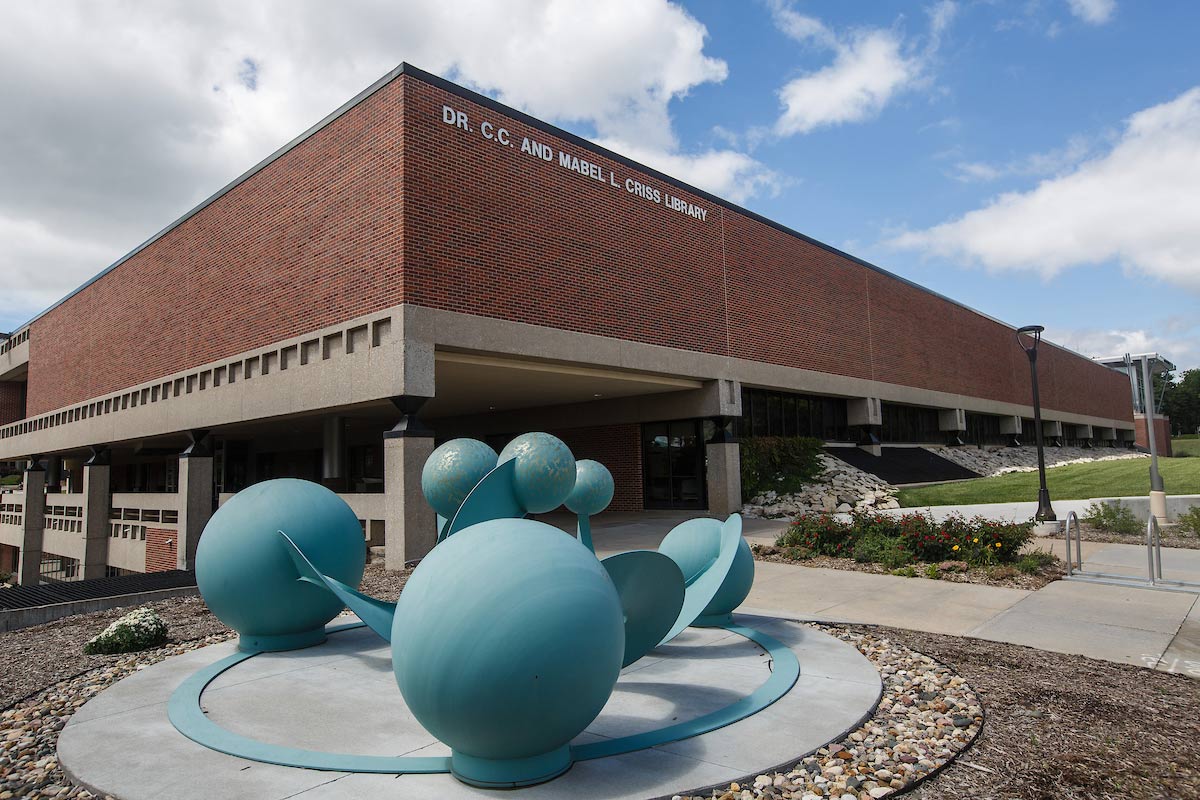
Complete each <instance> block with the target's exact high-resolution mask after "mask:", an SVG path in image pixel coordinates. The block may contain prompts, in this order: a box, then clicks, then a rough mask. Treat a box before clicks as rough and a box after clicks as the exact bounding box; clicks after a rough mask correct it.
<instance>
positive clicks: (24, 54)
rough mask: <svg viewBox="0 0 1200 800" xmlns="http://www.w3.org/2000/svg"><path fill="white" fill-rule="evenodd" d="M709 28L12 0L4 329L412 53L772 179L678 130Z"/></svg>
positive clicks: (554, 107)
mask: <svg viewBox="0 0 1200 800" xmlns="http://www.w3.org/2000/svg"><path fill="white" fill-rule="evenodd" d="M706 37H707V30H706V29H705V27H704V25H703V24H701V23H700V22H699V21H697V20H696V19H695V18H694V17H692V16H691V15H689V14H688V12H686V11H685V10H684V9H682V8H681V7H680V6H678V5H675V4H673V3H670V2H667V0H613V2H606V3H593V4H578V3H574V2H572V1H571V0H514V2H511V3H491V2H480V1H479V0H475V1H472V0H462V1H461V2H455V3H450V2H445V0H413V1H412V2H407V3H402V4H397V3H393V2H387V1H386V0H356V2H346V3H338V4H331V3H324V2H316V0H305V1H304V2H285V0H264V1H263V2H259V3H251V4H245V3H239V2H235V1H234V0H222V1H221V2H206V3H191V2H183V0H175V2H162V3H138V2H130V1H129V0H126V1H125V2H122V1H121V0H115V1H114V2H112V3H90V2H86V0H76V1H75V2H63V3H56V4H53V5H52V6H51V5H46V4H39V3H5V4H3V5H0V74H2V75H4V76H5V80H3V81H0V108H3V109H4V113H3V114H0V142H3V144H4V146H3V147H2V148H0V231H3V232H4V234H8V235H7V236H4V235H3V234H0V238H3V239H4V241H5V246H4V247H0V285H4V286H5V287H6V291H4V292H2V293H0V327H4V325H3V323H8V325H11V324H15V323H18V322H20V321H22V320H23V319H25V318H27V317H29V316H31V315H32V314H33V313H36V312H37V311H38V310H40V309H41V308H42V307H44V306H45V305H46V303H47V302H49V301H51V300H53V299H55V298H57V297H59V296H61V295H62V294H64V293H65V292H67V291H69V290H70V289H72V288H74V287H75V286H77V285H79V284H80V283H82V282H83V281H84V280H86V279H87V278H88V277H90V276H91V275H93V274H94V273H96V272H97V271H99V270H100V269H101V268H103V267H104V266H106V265H107V264H108V263H110V262H112V261H113V260H115V259H116V258H117V257H119V256H120V255H121V254H123V253H125V252H127V251H128V250H130V249H131V248H132V247H133V246H134V245H136V244H137V243H138V242H140V241H142V240H143V239H145V238H146V237H147V236H148V235H149V234H151V233H153V232H154V231H155V230H157V229H159V228H161V227H162V226H164V225H166V224H168V223H169V222H170V221H171V220H173V219H175V218H176V217H178V216H179V215H180V214H182V213H183V212H185V211H186V210H187V209H188V208H190V207H191V206H193V205H194V204H195V203H196V202H198V201H200V200H202V199H203V198H204V197H206V196H207V195H209V194H211V193H212V192H213V191H215V190H216V189H218V188H220V187H221V186H222V185H224V184H225V183H226V182H228V181H229V180H230V179H232V178H233V177H235V176H236V175H238V174H240V173H241V172H243V171H244V170H245V169H247V168H248V167H250V166H251V165H253V164H254V163H256V162H257V161H258V160H260V159H261V158H263V157H264V156H266V155H268V154H269V153H270V152H272V151H273V150H275V149H276V148H277V147H279V146H280V145H282V144H284V143H285V142H287V141H288V140H289V139H291V138H292V137H294V136H296V135H297V134H299V133H300V132H301V131H303V130H304V129H306V128H307V127H308V126H310V125H312V124H313V123H314V122H316V121H317V120H319V119H320V118H321V117H322V116H324V115H325V114H327V113H329V112H330V111H332V110H333V109H334V108H336V107H338V106H339V105H340V104H341V103H343V102H345V101H346V100H347V99H348V98H350V97H352V96H353V95H354V94H356V93H357V92H358V91H360V90H361V89H362V88H364V87H365V86H367V85H369V84H370V83H371V82H372V81H374V80H375V79H376V78H378V77H379V76H380V75H382V74H384V73H385V72H386V71H388V70H389V69H391V68H392V67H394V66H395V65H396V64H398V63H400V62H401V61H409V62H410V63H413V64H415V65H417V66H420V67H423V68H425V69H428V70H430V71H431V72H434V73H438V74H442V75H445V76H446V77H448V78H450V79H452V80H456V81H458V82H460V83H464V84H466V85H468V86H471V87H473V88H476V89H478V90H481V91H484V92H487V93H489V94H492V95H494V96H496V97H497V98H498V99H500V100H502V101H503V102H506V103H509V104H512V105H515V106H518V107H520V108H522V109H524V110H526V111H528V112H530V113H532V114H534V115H536V116H540V117H543V118H546V119H549V120H551V121H555V122H559V123H564V124H573V125H579V126H583V127H584V128H585V129H591V130H592V131H594V132H595V135H596V136H597V137H599V138H602V139H604V140H605V141H607V142H609V143H611V144H613V145H614V146H615V147H616V148H617V149H620V150H630V149H637V150H638V151H639V152H641V153H644V154H645V156H646V157H647V159H648V160H657V162H658V163H660V164H661V163H670V164H672V165H673V167H674V169H673V171H680V172H683V173H685V174H682V175H681V176H680V177H685V178H686V177H688V176H689V175H692V176H698V177H701V178H703V179H704V180H705V182H706V186H707V187H709V188H712V189H714V190H715V191H718V192H721V193H723V194H729V195H731V196H734V197H737V198H741V199H745V198H746V197H748V196H750V195H751V194H753V193H754V192H756V191H760V190H770V188H771V186H772V183H773V182H774V181H776V180H777V178H776V176H773V175H772V173H770V172H769V170H766V169H765V168H764V167H762V166H761V165H759V164H758V163H757V162H755V161H754V160H753V159H751V158H750V157H749V156H746V155H745V154H743V153H739V152H736V151H735V150H728V149H716V150H711V151H707V152H701V153H697V154H690V155H689V154H687V153H686V152H685V151H684V148H682V147H681V145H680V143H679V141H678V139H677V137H676V135H675V131H674V128H673V126H672V120H671V114H670V104H671V103H672V102H673V101H677V100H679V99H680V98H683V97H685V96H686V95H687V94H688V92H689V91H691V90H692V89H693V88H694V87H696V86H699V85H701V84H704V83H710V82H719V81H722V80H723V79H724V78H725V76H726V74H727V72H728V67H727V66H726V64H725V63H724V62H723V61H722V60H720V59H717V58H714V57H711V56H709V55H707V54H706V53H705V52H704V48H705V42H706ZM624 143H632V144H634V145H636V148H630V147H629V146H626V144H624ZM12 287H16V289H15V290H10V289H12Z"/></svg>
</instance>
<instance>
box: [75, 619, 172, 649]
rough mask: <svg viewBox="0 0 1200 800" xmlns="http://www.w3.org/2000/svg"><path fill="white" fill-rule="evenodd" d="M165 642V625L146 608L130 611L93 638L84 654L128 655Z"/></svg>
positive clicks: (85, 647) (86, 646)
mask: <svg viewBox="0 0 1200 800" xmlns="http://www.w3.org/2000/svg"><path fill="white" fill-rule="evenodd" d="M166 640H167V623H165V622H163V620H162V617H160V616H159V615H158V614H156V613H155V612H154V611H152V610H150V609H148V608H139V609H136V610H134V611H130V612H129V613H128V614H126V615H125V616H123V617H121V618H120V619H118V620H117V621H116V622H114V623H113V624H111V625H109V626H108V627H107V628H105V629H104V630H103V631H101V632H100V633H98V634H96V635H95V636H93V637H92V638H91V639H90V640H89V641H88V643H87V645H85V646H84V652H85V653H129V652H133V651H135V650H142V649H145V648H147V647H153V646H154V645H157V644H162V643H163V642H165V641H166Z"/></svg>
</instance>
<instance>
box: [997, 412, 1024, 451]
mask: <svg viewBox="0 0 1200 800" xmlns="http://www.w3.org/2000/svg"><path fill="white" fill-rule="evenodd" d="M1000 433H1002V434H1004V435H1005V436H1007V437H1009V440H1008V446H1009V447H1018V446H1019V445H1020V444H1021V418H1020V417H1009V416H1004V417H1001V418H1000Z"/></svg>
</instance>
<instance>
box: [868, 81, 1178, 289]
mask: <svg viewBox="0 0 1200 800" xmlns="http://www.w3.org/2000/svg"><path fill="white" fill-rule="evenodd" d="M1197 219H1200V87H1196V88H1193V89H1191V90H1189V91H1187V92H1184V93H1183V94H1182V95H1180V96H1179V97H1177V98H1175V99H1174V100H1171V101H1169V102H1166V103H1162V104H1161V105H1157V106H1152V107H1150V108H1147V109H1145V110H1143V111H1140V112H1138V113H1136V114H1134V115H1133V116H1132V117H1130V118H1129V120H1128V122H1127V125H1126V127H1125V130H1124V131H1123V132H1122V134H1121V136H1120V138H1119V140H1118V141H1117V142H1116V144H1115V145H1114V146H1113V147H1112V148H1111V149H1110V150H1109V151H1108V152H1106V153H1104V154H1103V155H1100V156H1097V157H1095V158H1092V159H1091V160H1088V161H1085V162H1083V163H1082V164H1080V165H1079V166H1078V167H1076V168H1075V169H1074V170H1071V171H1070V172H1068V173H1067V174H1064V175H1061V176H1058V177H1054V178H1049V179H1046V180H1044V181H1042V182H1041V183H1039V184H1038V185H1037V187H1035V188H1033V189H1031V190H1029V191H1025V192H1008V193H1005V194H1001V195H1000V196H998V197H996V198H995V199H993V200H992V201H991V202H990V203H988V204H987V205H986V206H984V207H982V208H979V209H977V210H975V211H971V212H969V213H967V214H965V215H964V216H962V217H960V218H958V219H955V220H952V221H949V222H945V223H943V224H941V225H936V226H934V227H932V228H929V229H927V230H923V231H909V232H905V233H903V234H901V235H899V236H897V237H895V238H893V239H891V241H890V244H891V245H893V246H895V247H899V248H907V249H914V250H920V251H924V252H925V253H927V254H931V255H935V256H940V257H943V258H947V259H961V260H964V261H966V262H969V263H976V264H982V265H983V266H985V267H987V268H989V269H991V270H996V271H999V270H1026V271H1031V272H1039V273H1042V274H1043V275H1046V276H1052V275H1055V274H1057V273H1059V272H1061V271H1062V270H1065V269H1068V268H1071V267H1077V266H1081V265H1085V264H1101V263H1104V262H1109V261H1117V262H1118V263H1120V264H1121V265H1123V266H1124V267H1125V269H1126V271H1128V272H1132V273H1137V274H1143V275H1146V276H1149V277H1152V278H1159V279H1162V280H1165V281H1168V282H1170V283H1173V284H1175V285H1178V286H1182V287H1185V288H1188V289H1192V290H1197V291H1200V225H1197V224H1196V220H1197Z"/></svg>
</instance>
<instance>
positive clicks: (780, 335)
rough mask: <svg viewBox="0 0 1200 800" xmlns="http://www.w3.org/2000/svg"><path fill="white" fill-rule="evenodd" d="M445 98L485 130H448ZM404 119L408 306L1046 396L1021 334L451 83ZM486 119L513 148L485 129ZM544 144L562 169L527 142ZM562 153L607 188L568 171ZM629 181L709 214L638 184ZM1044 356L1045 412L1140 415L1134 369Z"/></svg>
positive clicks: (960, 388) (918, 381) (990, 393)
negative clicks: (461, 92) (679, 208)
mask: <svg viewBox="0 0 1200 800" xmlns="http://www.w3.org/2000/svg"><path fill="white" fill-rule="evenodd" d="M443 105H449V106H451V107H452V108H454V109H455V110H457V111H462V112H464V113H465V114H466V115H467V117H468V124H469V125H470V127H471V129H470V130H462V129H460V128H458V127H455V126H453V125H448V124H446V123H445V122H444V121H443V115H442V108H443ZM405 114H406V117H407V120H406V126H405V131H406V136H407V139H406V142H407V145H408V149H407V150H406V153H405V160H406V166H405V174H406V180H407V183H406V186H407V187H408V188H409V189H410V190H411V191H412V192H413V193H414V195H413V196H414V197H419V198H420V202H416V203H412V204H411V205H410V207H409V209H408V211H407V214H406V219H405V225H406V232H407V239H406V248H405V252H404V260H405V293H404V299H405V300H406V301H408V302H412V303H416V304H419V305H426V306H433V307H437V308H446V309H452V310H458V311H466V312H469V313H473V314H479V315H483V316H493V317H501V318H504V319H511V320H517V321H520V322H529V323H538V324H549V325H553V326H555V327H558V328H564V329H568V330H578V331H584V332H587V333H595V334H600V335H606V336H617V337H620V338H625V339H630V340H633V341H639V342H648V343H652V344H662V345H667V346H671V347H680V348H684V349H689V350H698V351H702V352H707V353H717V354H729V355H733V356H739V357H742V358H748V359H753V360H756V361H764V362H768V363H773V364H779V365H784V366H789V367H800V368H805V369H811V370H817V371H820V372H829V373H834V374H839V375H847V376H852V377H858V378H866V379H872V380H880V381H887V382H890V383H897V384H902V385H907V386H917V387H922V388H929V389H935V390H938V391H943V392H949V393H954V394H965V395H971V396H976V397H982V398H986V399H990V400H998V401H1002V402H1011V403H1020V404H1028V403H1029V402H1030V395H1031V389H1030V381H1029V366H1028V362H1027V361H1026V359H1025V355H1024V353H1023V352H1022V351H1021V349H1020V348H1019V347H1018V346H1017V343H1016V341H1015V338H1014V334H1013V331H1012V329H1011V328H1008V327H1007V326H1004V325H1002V324H1000V323H997V322H994V321H992V320H990V319H988V318H987V317H984V316H982V315H980V314H977V313H975V312H972V311H970V310H968V309H965V308H962V307H961V306H958V305H955V304H953V303H950V302H948V301H946V300H943V299H941V298H939V297H937V296H936V295H933V294H930V293H929V292H926V291H923V290H921V289H918V288H916V287H914V286H912V285H910V284H908V283H906V282H904V281H902V280H899V279H897V278H894V277H891V276H888V275H886V274H883V273H880V272H878V271H876V270H872V269H869V268H867V267H865V266H862V265H861V264H859V263H857V262H855V261H853V260H851V259H848V258H845V257H843V256H840V255H838V254H836V253H833V252H830V251H829V250H827V249H825V248H823V247H820V246H818V245H816V244H813V243H811V242H808V241H806V240H804V239H801V238H798V237H796V236H793V235H790V234H788V233H786V232H783V231H780V230H778V229H777V228H774V227H772V226H770V225H767V224H765V223H764V222H761V221H759V220H756V219H754V218H752V217H749V216H747V215H743V214H739V213H737V212H734V211H732V210H729V209H725V208H724V207H722V206H720V205H717V204H715V203H713V202H711V201H709V200H707V199H705V198H703V197H700V196H697V195H694V194H691V193H689V192H686V191H683V190H680V189H677V188H675V187H673V186H672V185H670V184H668V183H666V182H665V181H662V180H661V179H657V178H654V177H647V176H645V175H644V174H642V173H638V172H635V171H634V170H633V169H632V168H631V167H628V166H626V165H625V164H623V163H621V162H619V161H616V160H614V159H609V158H605V157H603V156H600V155H597V154H595V153H592V152H591V151H589V150H587V149H585V148H583V147H580V146H579V145H577V144H574V143H571V142H569V141H567V140H563V139H558V138H556V137H554V136H552V135H550V134H548V133H546V132H543V131H542V130H540V129H538V128H536V127H534V126H531V125H526V124H524V123H522V122H520V121H518V120H516V119H513V118H510V117H506V116H504V115H502V114H501V113H500V112H498V111H495V110H493V109H491V108H488V107H485V106H483V105H479V104H476V103H473V102H470V101H467V100H465V99H463V98H461V97H458V96H456V95H453V94H450V93H449V92H446V91H444V90H442V89H440V88H438V87H434V86H431V85H428V84H426V83H423V82H419V81H416V80H412V81H411V83H410V87H409V89H408V92H407V94H406V102H405ZM484 122H487V123H490V124H492V125H493V126H495V128H494V129H495V130H498V129H499V128H500V127H504V128H505V129H506V130H507V131H508V132H509V134H510V137H511V139H510V140H511V142H512V144H513V146H511V147H505V146H503V145H501V144H499V143H498V142H497V141H496V140H494V139H492V140H489V139H487V138H485V137H484V136H483V135H482V132H481V126H482V123H484ZM527 137H528V138H529V139H531V140H533V141H536V142H538V143H539V144H549V145H550V146H551V147H553V148H554V151H555V159H554V161H553V162H551V163H547V162H545V161H543V160H542V159H540V158H538V157H536V156H534V155H530V154H528V153H524V152H522V151H521V149H520V148H521V145H522V143H523V141H524V139H525V138H527ZM560 150H562V151H566V152H567V153H569V154H572V155H576V156H578V157H580V158H584V159H586V160H588V161H589V162H592V163H594V164H595V165H596V167H597V169H598V171H599V174H600V177H601V178H603V180H597V179H596V178H594V177H588V176H584V175H581V174H578V173H576V172H572V171H570V170H568V169H565V168H563V167H561V166H560V165H559V163H558V160H557V153H558V151H560ZM627 178H636V179H638V180H639V182H641V183H644V184H647V185H650V186H652V187H653V188H656V189H658V190H659V191H661V192H662V193H663V194H664V195H665V194H668V193H669V194H671V195H675V196H678V197H681V198H683V199H685V200H687V201H688V202H690V203H694V204H697V205H698V206H700V207H701V208H704V209H705V210H706V211H707V219H706V220H705V221H703V222H702V221H700V220H696V219H692V218H690V217H687V216H684V215H682V214H679V213H678V212H676V211H674V210H672V209H670V208H667V207H664V206H663V205H661V204H653V203H649V202H647V201H645V200H644V199H642V198H640V197H637V196H635V195H633V194H631V193H629V192H628V191H627V190H626V188H625V180H626V179H627ZM614 182H615V183H616V184H618V185H617V186H613V185H612V183H614ZM1042 353H1043V354H1042V356H1041V361H1040V369H1041V372H1040V384H1041V388H1042V395H1043V405H1044V406H1045V407H1046V408H1048V409H1058V410H1063V411H1074V412H1077V413H1085V414H1091V415H1095V416H1102V417H1108V418H1113V419H1130V418H1131V414H1132V411H1131V408H1130V404H1129V397H1128V395H1129V392H1128V380H1127V379H1126V378H1124V377H1123V376H1122V375H1120V374H1119V373H1116V372H1115V371H1113V370H1110V369H1107V368H1105V367H1102V366H1100V365H1097V364H1095V363H1093V362H1092V361H1091V360H1089V359H1084V358H1081V357H1078V356H1076V355H1074V354H1071V353H1068V352H1066V351H1063V350H1060V349H1058V348H1055V347H1053V346H1051V345H1044V346H1043V350H1042Z"/></svg>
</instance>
